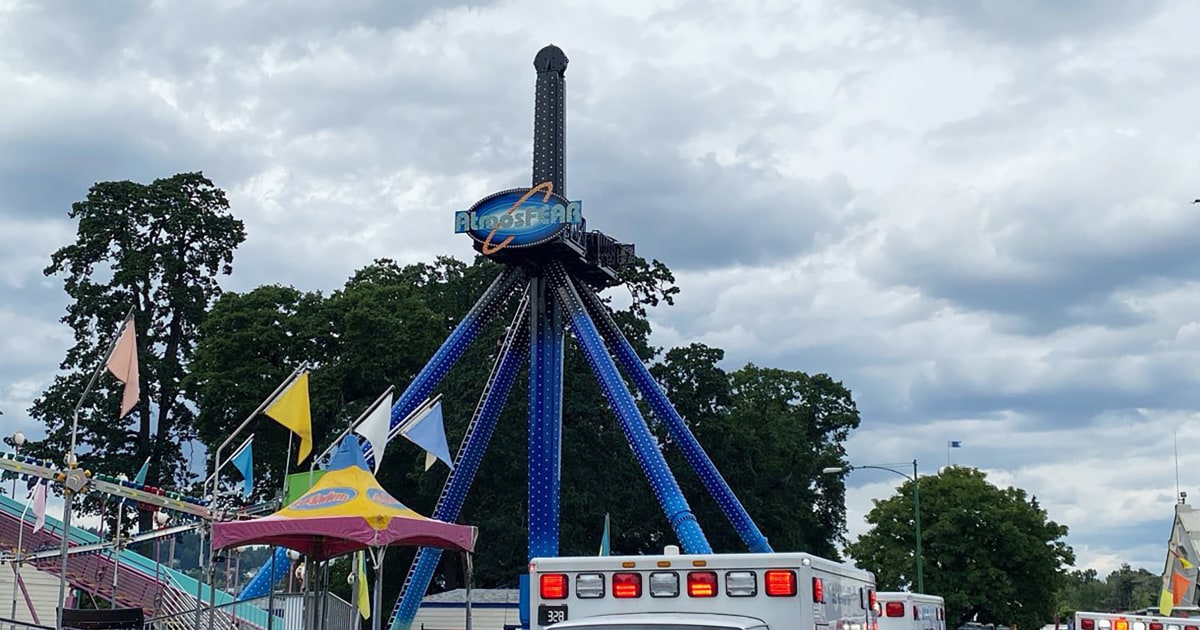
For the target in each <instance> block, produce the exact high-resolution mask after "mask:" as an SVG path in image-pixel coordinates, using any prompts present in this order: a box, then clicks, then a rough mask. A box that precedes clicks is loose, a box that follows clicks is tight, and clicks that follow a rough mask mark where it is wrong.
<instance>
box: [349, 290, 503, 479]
mask: <svg viewBox="0 0 1200 630" xmlns="http://www.w3.org/2000/svg"><path fill="white" fill-rule="evenodd" d="M524 279H525V272H524V271H523V270H521V268H519V267H515V266H512V267H505V268H504V270H503V271H501V272H500V275H499V276H496V279H495V280H493V281H492V285H491V286H489V287H488V289H487V291H484V293H483V296H481V297H480V298H479V301H478V302H476V303H475V306H472V307H471V310H470V311H468V312H467V314H466V315H465V316H464V317H463V320H462V321H461V322H459V324H458V326H456V327H455V328H454V330H453V331H452V332H451V333H450V336H449V337H447V338H446V341H444V342H442V347H440V348H438V350H437V352H435V353H434V355H433V358H431V359H429V362H428V363H426V364H425V367H423V368H421V371H420V372H419V373H417V376H416V378H414V379H413V381H412V383H409V385H408V389H405V390H404V393H403V394H401V395H400V399H399V400H397V401H396V404H394V405H392V418H391V422H390V426H389V428H390V429H395V428H396V425H398V424H400V422H401V421H402V420H404V419H405V418H406V417H408V414H410V413H412V411H413V409H416V408H417V405H419V404H421V402H422V401H424V400H425V399H426V398H427V397H428V396H429V394H430V393H432V392H433V389H434V388H435V387H437V386H438V383H441V382H442V378H444V377H445V376H446V372H449V371H450V368H451V367H453V366H454V364H455V363H456V362H458V360H459V359H460V358H462V355H463V353H464V352H466V351H467V347H469V346H470V345H471V342H472V341H474V340H475V337H476V336H477V335H478V334H479V331H480V329H481V328H483V325H484V324H486V323H487V322H488V320H490V319H491V318H492V316H494V315H495V314H496V313H497V312H498V311H499V310H500V308H501V307H502V306H503V305H504V303H505V302H506V301H508V298H509V297H510V296H511V295H512V293H513V289H515V288H516V287H517V285H518V284H519V283H520V282H521V281H523V280H524ZM363 453H364V454H365V455H366V458H367V463H368V464H369V465H371V466H374V465H375V454H374V453H373V452H372V448H371V446H370V445H369V443H367V442H365V441H364V443H363ZM378 456H379V457H383V453H379V454H378Z"/></svg>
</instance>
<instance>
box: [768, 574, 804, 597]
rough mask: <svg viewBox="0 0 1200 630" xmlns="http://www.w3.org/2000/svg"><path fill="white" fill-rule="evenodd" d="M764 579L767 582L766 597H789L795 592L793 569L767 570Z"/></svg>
mask: <svg viewBox="0 0 1200 630" xmlns="http://www.w3.org/2000/svg"><path fill="white" fill-rule="evenodd" d="M764 581H765V582H766V583H767V596H768V597H791V596H793V595H795V594H796V572H795V571H787V570H779V571H767V573H766V576H765V579H764Z"/></svg>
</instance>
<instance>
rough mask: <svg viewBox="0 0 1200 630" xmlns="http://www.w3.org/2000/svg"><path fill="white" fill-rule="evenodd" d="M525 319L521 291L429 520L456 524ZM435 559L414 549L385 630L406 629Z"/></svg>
mask: <svg viewBox="0 0 1200 630" xmlns="http://www.w3.org/2000/svg"><path fill="white" fill-rule="evenodd" d="M528 318H529V296H528V293H526V295H525V297H524V298H522V300H521V304H520V306H518V307H517V315H516V317H515V318H514V319H513V323H512V325H511V326H509V329H508V334H507V335H505V338H504V345H503V347H502V350H501V352H500V356H498V357H497V358H496V362H495V363H494V364H493V366H492V373H491V376H490V377H489V378H488V382H487V385H486V386H484V390H483V395H482V396H481V397H480V399H479V405H478V406H477V407H476V408H475V415H474V417H473V418H472V420H471V425H470V426H469V427H467V433H466V435H464V436H463V442H462V445H461V446H460V447H459V449H458V455H457V456H456V458H455V462H454V470H453V471H451V473H450V476H449V477H448V478H447V479H446V483H445V485H444V486H443V487H442V494H441V496H440V497H438V501H437V506H436V507H434V509H433V518H435V519H438V520H439V521H446V522H451V523H452V522H455V521H457V520H458V513H459V511H461V510H462V506H463V502H464V501H465V500H466V496H467V491H468V490H469V489H470V487H471V482H472V481H474V479H475V473H476V472H477V471H478V470H479V464H480V463H481V462H482V461H483V454H484V452H485V451H486V450H487V446H488V443H489V442H490V441H491V439H492V433H493V432H494V431H495V429H496V422H497V420H499V418H500V412H501V411H503V410H504V403H505V401H506V400H508V394H509V392H510V391H511V390H512V385H513V381H514V380H516V376H517V372H518V371H519V370H520V369H521V364H522V363H523V362H524V360H525V352H526V350H527V349H528V348H529V328H528V327H527V326H526V325H525V322H526V321H528ZM441 558H442V550H441V549H435V548H433V547H422V548H420V549H418V550H417V555H416V557H414V558H413V564H412V567H411V568H410V569H409V572H408V577H407V578H406V579H405V580H404V587H403V588H402V589H401V591H400V599H398V600H397V601H396V605H395V607H394V608H393V610H392V620H391V622H390V623H389V627H390V629H391V630H406V629H407V628H408V627H409V626H411V625H412V620H413V618H414V617H416V615H417V609H418V608H420V606H421V598H423V597H424V596H425V591H426V590H428V588H429V581H430V580H431V579H432V578H433V572H434V570H436V569H437V565H438V561H439V560H441Z"/></svg>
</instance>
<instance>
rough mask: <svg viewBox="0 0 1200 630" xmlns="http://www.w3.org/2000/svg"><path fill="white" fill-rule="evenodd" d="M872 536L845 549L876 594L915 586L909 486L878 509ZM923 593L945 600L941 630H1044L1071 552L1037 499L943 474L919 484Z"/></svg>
mask: <svg viewBox="0 0 1200 630" xmlns="http://www.w3.org/2000/svg"><path fill="white" fill-rule="evenodd" d="M867 522H868V523H869V524H870V525H871V528H870V529H869V530H868V531H867V533H865V534H863V535H862V536H860V537H859V538H858V540H856V541H855V542H853V543H851V544H850V545H848V546H847V551H848V552H849V553H850V555H851V556H853V557H854V559H855V561H856V563H857V564H858V566H860V567H863V568H866V569H869V570H871V571H873V572H874V573H875V577H876V580H877V581H878V584H879V590H897V589H900V588H902V587H908V588H911V587H912V584H913V577H914V574H913V572H912V571H913V567H914V565H915V563H914V561H913V553H914V552H913V549H914V547H915V540H914V531H913V482H911V481H908V482H905V484H904V485H903V486H901V488H900V490H899V492H898V493H897V494H896V495H894V496H892V497H890V498H887V499H883V500H876V501H875V507H874V508H873V509H872V510H871V511H870V513H868V514H867ZM921 526H922V536H923V542H924V561H925V584H926V590H928V591H929V592H930V593H936V594H938V595H941V596H943V597H945V599H946V619H947V620H948V622H949V623H948V624H947V625H948V626H950V627H956V626H958V625H960V624H962V623H963V622H965V621H968V620H971V619H973V618H975V617H976V615H978V620H979V621H981V622H984V623H988V622H991V623H996V624H1004V625H1010V624H1017V626H1018V627H1021V628H1036V627H1040V626H1041V625H1042V624H1044V623H1046V622H1048V621H1050V620H1051V619H1052V618H1053V615H1054V612H1055V595H1056V593H1057V592H1058V590H1059V587H1060V586H1061V585H1062V584H1063V583H1064V579H1065V567H1066V566H1069V565H1070V564H1071V563H1072V562H1073V561H1074V553H1073V552H1072V550H1071V548H1070V547H1069V546H1067V544H1066V543H1064V542H1062V540H1061V539H1062V538H1063V537H1065V536H1066V535H1067V527H1066V526H1065V525H1059V524H1058V523H1055V522H1054V521H1051V520H1049V519H1048V517H1047V515H1046V511H1045V510H1043V509H1042V507H1041V506H1040V505H1038V501H1037V498H1036V497H1028V496H1027V495H1026V493H1025V491H1024V490H1021V489H1018V488H1012V487H1009V488H1005V489H1000V488H998V487H996V486H994V485H992V484H991V483H989V482H988V481H987V478H986V475H985V474H984V473H983V472H982V471H979V470H976V469H973V468H965V467H948V468H946V469H943V471H942V472H941V473H939V474H937V475H926V476H923V477H921Z"/></svg>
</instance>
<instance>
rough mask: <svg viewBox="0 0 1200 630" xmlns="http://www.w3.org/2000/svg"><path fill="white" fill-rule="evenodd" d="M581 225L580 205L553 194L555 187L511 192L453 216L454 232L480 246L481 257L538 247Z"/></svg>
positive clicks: (481, 202) (478, 203)
mask: <svg viewBox="0 0 1200 630" xmlns="http://www.w3.org/2000/svg"><path fill="white" fill-rule="evenodd" d="M582 223H583V202H581V201H568V200H567V199H565V198H563V197H562V196H561V195H557V194H555V193H554V184H552V183H551V182H542V183H541V184H538V185H537V186H534V187H533V188H513V189H511V190H505V191H502V192H498V193H494V194H491V195H488V196H487V197H484V198H483V199H480V200H479V201H477V202H476V203H475V205H473V206H471V209H470V210H465V211H459V212H456V213H454V232H455V233H456V234H461V233H463V232H466V233H467V234H470V235H471V238H473V239H475V241H477V242H479V243H481V244H482V245H483V247H482V253H483V254H484V255H490V254H494V253H496V252H498V251H500V250H502V249H504V248H506V247H511V248H521V247H533V246H535V245H540V244H542V243H545V242H546V241H549V240H551V239H553V238H554V237H556V236H558V235H559V233H561V232H562V231H563V230H564V229H566V227H567V226H568V225H579V224H582Z"/></svg>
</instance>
